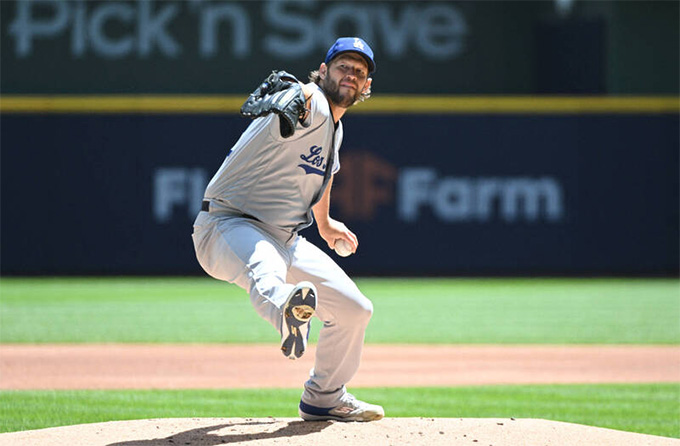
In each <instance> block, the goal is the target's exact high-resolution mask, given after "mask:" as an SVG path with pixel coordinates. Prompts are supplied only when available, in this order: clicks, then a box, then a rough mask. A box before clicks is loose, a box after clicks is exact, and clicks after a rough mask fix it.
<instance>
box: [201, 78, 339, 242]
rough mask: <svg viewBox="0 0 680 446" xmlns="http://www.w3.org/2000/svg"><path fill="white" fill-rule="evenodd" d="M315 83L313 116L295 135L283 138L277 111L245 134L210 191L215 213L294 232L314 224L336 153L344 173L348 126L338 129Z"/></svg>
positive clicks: (335, 168)
mask: <svg viewBox="0 0 680 446" xmlns="http://www.w3.org/2000/svg"><path fill="white" fill-rule="evenodd" d="M312 85H313V86H314V92H313V93H312V96H311V104H310V111H311V112H310V114H309V116H308V117H307V120H306V121H305V122H304V124H305V125H304V126H303V125H301V124H299V123H298V125H297V128H296V130H295V134H294V135H293V136H291V137H290V138H285V139H284V138H282V137H281V134H280V130H279V117H278V116H276V115H275V114H273V113H272V114H270V115H268V116H265V117H262V118H258V119H256V120H254V121H253V122H252V123H251V124H250V126H249V127H248V128H247V129H246V131H245V132H244V133H243V135H241V138H240V139H239V140H238V141H237V142H236V144H235V145H234V147H233V148H232V149H231V152H230V153H229V155H228V156H227V158H226V159H225V160H224V162H223V163H222V166H221V167H220V169H219V170H218V171H217V173H216V174H215V176H214V177H213V179H212V180H211V181H210V184H208V188H207V190H206V192H205V198H206V199H207V200H210V201H211V202H212V206H213V207H214V209H216V210H220V209H223V210H225V211H231V212H234V211H236V212H238V213H241V214H246V215H249V216H252V217H255V218H256V219H258V220H260V221H261V222H263V223H266V224H268V225H271V226H274V227H276V228H280V229H283V230H286V231H291V232H292V231H296V230H299V229H301V228H304V227H306V226H308V225H309V224H311V206H312V205H313V204H315V203H314V200H315V199H316V200H318V199H319V198H320V189H321V187H322V184H323V179H324V172H325V169H326V160H328V159H329V154H330V150H334V151H335V154H334V157H333V158H334V162H333V166H332V167H333V170H332V173H335V172H337V171H338V170H339V169H340V163H339V157H338V150H339V149H340V145H341V143H342V123H340V122H338V126H337V129H336V128H335V125H334V123H333V116H332V114H331V110H330V106H329V104H328V101H327V99H326V96H325V95H324V93H323V91H322V90H321V89H320V88H319V87H318V86H317V85H315V84H312ZM334 132H335V135H334ZM333 141H335V147H333V148H332V147H331V145H332V143H333Z"/></svg>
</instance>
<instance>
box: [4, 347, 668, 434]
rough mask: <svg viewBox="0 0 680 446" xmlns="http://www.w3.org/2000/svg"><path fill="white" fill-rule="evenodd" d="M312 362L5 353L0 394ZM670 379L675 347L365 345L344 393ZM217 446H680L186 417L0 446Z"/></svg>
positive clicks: (524, 430) (193, 350) (410, 425)
mask: <svg viewBox="0 0 680 446" xmlns="http://www.w3.org/2000/svg"><path fill="white" fill-rule="evenodd" d="M313 363H314V347H313V346H312V348H311V349H310V351H309V352H307V353H306V355H305V356H304V357H303V358H302V359H301V360H297V361H289V360H286V359H285V358H283V356H282V355H281V354H280V352H278V351H277V348H276V346H272V345H247V346H234V345H226V346H225V345H116V344H111V345H91V344H82V345H0V376H1V377H2V379H1V380H0V389H12V390H17V389H150V388H165V389H173V388H258V387H297V388H301V383H302V382H304V380H305V379H306V376H307V374H308V372H309V370H310V368H311V367H313ZM677 381H680V347H677V346H563V347H561V346H560V347H553V346H420V345H419V346H413V345H411V346H380V345H368V346H366V347H365V351H364V355H363V360H362V365H361V368H360V370H359V373H358V374H357V376H356V378H355V379H354V380H353V381H352V382H351V383H349V386H350V387H368V386H453V385H482V384H531V383H617V382H618V383H623V382H640V383H642V382H677ZM225 415H229V414H225ZM388 415H389V414H388ZM461 415H463V414H461ZM221 444H242V445H248V446H260V445H289V446H302V445H304V446H309V445H324V446H334V445H347V446H364V445H370V446H388V445H390V446H391V445H394V446H397V445H398V446H402V445H409V446H440V445H441V446H443V445H447V446H459V445H466V446H486V445H489V446H518V445H532V446H533V445H541V446H543V445H545V446H565V445H598V446H609V445H611V446H642V445H649V446H680V440H676V439H671V438H665V437H657V436H650V435H642V434H635V433H629V432H622V431H616V430H611V429H602V428H597V427H589V426H583V425H577V424H571V423H562V422H552V421H547V420H531V419H516V420H515V419H463V418H385V419H383V420H380V421H377V422H372V423H337V422H315V423H309V422H303V421H301V420H300V419H293V418H276V419H275V418H257V419H243V418H219V419H216V418H194V419H191V418H187V419H162V420H136V421H115V422H108V423H95V424H85V425H78V426H64V427H58V428H49V429H40V430H33V431H24V432H13V433H6V434H0V446H10V445H11V446H42V445H50V446H160V445H165V446H179V445H194V446H215V445H221Z"/></svg>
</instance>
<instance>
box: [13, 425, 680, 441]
mask: <svg viewBox="0 0 680 446" xmlns="http://www.w3.org/2000/svg"><path fill="white" fill-rule="evenodd" d="M222 444H247V445H253V446H255V445H290V446H296V445H300V446H302V445H304V446H309V445H324V446H326V445H357V446H359V445H361V446H365V445H370V446H383V445H384V446H387V445H399V446H400V445H410V446H437V445H442V446H443V445H446V446H457V445H467V446H476V445H478V446H482V445H483V446H488V445H491V446H504V445H506V446H517V445H521V444H531V445H549V446H559V445H574V444H596V445H598V446H606V445H611V446H628V445H630V446H641V445H650V446H657V445H658V446H662V445H669V446H670V445H674V446H678V445H680V440H675V439H671V438H664V437H656V436H651V435H641V434H633V433H628V432H621V431H616V430H611V429H601V428H596V427H588V426H582V425H579V424H571V423H561V422H554V421H546V420H531V419H517V420H515V419H492V418H477V419H462V418H385V419H383V420H380V421H377V422H372V423H337V422H314V423H309V422H303V421H301V420H300V419H296V418H193V419H191V418H177V419H160V420H137V421H114V422H109V423H96V424H82V425H78V426H66V427H57V428H50V429H40V430H33V431H24V432H13V433H8V434H0V445H7V446H9V445H12V446H29V445H30V446H40V445H50V446H61V445H63V446H160V445H164V446H183V445H192V446H208V445H210V446H215V445H222Z"/></svg>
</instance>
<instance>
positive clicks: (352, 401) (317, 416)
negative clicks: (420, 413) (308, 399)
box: [298, 393, 385, 421]
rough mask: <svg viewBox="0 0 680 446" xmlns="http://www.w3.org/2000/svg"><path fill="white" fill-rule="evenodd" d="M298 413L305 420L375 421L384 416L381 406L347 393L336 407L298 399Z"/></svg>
mask: <svg viewBox="0 0 680 446" xmlns="http://www.w3.org/2000/svg"><path fill="white" fill-rule="evenodd" d="M298 413H299V414H300V417H302V419H303V420H305V421H324V420H335V421H377V420H380V419H381V418H383V417H384V416H385V411H384V410H383V408H382V407H381V406H377V405H375V404H368V403H365V402H363V401H359V400H358V399H356V398H355V397H354V395H351V394H349V393H348V394H347V395H345V397H344V398H343V401H342V403H340V405H339V406H336V407H328V408H324V407H316V406H311V405H309V404H307V403H305V402H303V401H300V406H299V407H298Z"/></svg>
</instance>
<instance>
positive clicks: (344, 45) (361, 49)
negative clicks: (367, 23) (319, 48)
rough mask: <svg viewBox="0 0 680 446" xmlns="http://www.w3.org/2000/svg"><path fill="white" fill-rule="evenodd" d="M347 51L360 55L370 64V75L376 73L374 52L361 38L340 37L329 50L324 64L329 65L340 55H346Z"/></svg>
mask: <svg viewBox="0 0 680 446" xmlns="http://www.w3.org/2000/svg"><path fill="white" fill-rule="evenodd" d="M347 51H352V52H354V53H359V54H360V55H361V56H363V58H364V59H366V63H367V64H368V74H371V73H373V72H374V71H375V61H374V60H373V50H372V49H371V47H370V46H368V43H366V41H364V39H362V38H360V37H340V38H339V39H338V40H336V41H335V43H334V44H333V46H332V47H331V48H330V49H329V50H328V54H326V60H325V61H324V62H325V63H326V64H328V63H329V62H330V61H331V60H333V58H334V57H335V56H337V55H338V54H340V53H346V52H347Z"/></svg>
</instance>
